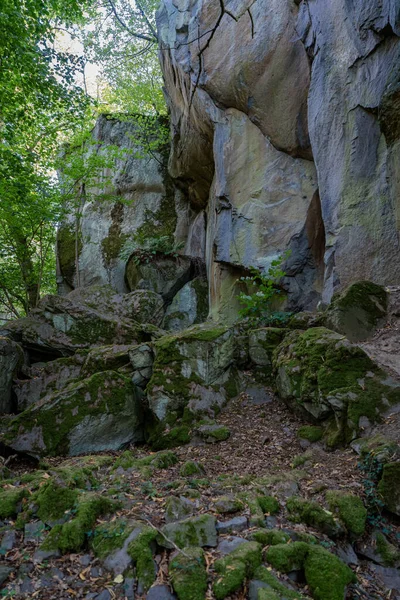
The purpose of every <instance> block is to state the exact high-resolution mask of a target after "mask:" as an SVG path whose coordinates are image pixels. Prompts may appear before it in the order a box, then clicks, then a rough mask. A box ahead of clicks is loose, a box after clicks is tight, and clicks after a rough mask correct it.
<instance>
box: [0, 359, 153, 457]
mask: <svg viewBox="0 0 400 600" xmlns="http://www.w3.org/2000/svg"><path fill="white" fill-rule="evenodd" d="M142 439H143V431H142V413H141V394H140V392H139V390H138V389H137V388H136V387H135V386H134V385H133V384H132V382H131V380H130V379H129V378H127V377H125V376H124V375H122V374H119V373H116V372H115V371H104V372H101V373H95V374H94V375H92V376H91V377H89V378H88V379H84V380H83V381H76V382H72V383H70V384H69V385H67V386H66V387H65V388H64V389H63V390H59V391H56V392H55V393H54V394H52V395H51V396H49V397H47V398H45V399H43V400H41V401H39V402H37V403H36V404H34V405H32V406H30V407H29V408H28V409H27V410H25V411H24V412H22V413H21V414H19V415H18V416H16V417H14V418H12V419H11V420H9V421H8V422H7V423H6V424H5V427H4V428H3V430H2V434H1V436H0V441H1V442H2V443H3V444H5V445H7V446H9V447H10V448H12V449H13V450H16V451H18V452H25V453H27V454H30V455H32V456H36V457H39V456H47V455H50V456H55V455H60V454H61V455H62V454H66V455H70V456H74V455H77V454H82V453H84V452H99V451H102V450H118V449H120V448H121V447H123V446H124V445H125V444H128V443H131V442H138V441H141V440H142Z"/></svg>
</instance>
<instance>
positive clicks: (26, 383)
mask: <svg viewBox="0 0 400 600" xmlns="http://www.w3.org/2000/svg"><path fill="white" fill-rule="evenodd" d="M85 359H86V355H85V353H81V352H77V353H76V354H74V355H73V356H69V357H67V358H58V359H56V360H52V361H50V362H47V363H35V364H34V365H32V366H31V367H26V368H25V369H24V374H25V377H24V378H23V377H22V375H21V377H20V378H19V379H17V380H16V381H15V384H14V386H13V393H14V394H15V397H16V399H17V408H18V412H21V411H22V410H25V409H26V408H27V407H28V406H29V405H31V404H35V403H36V402H38V401H39V400H40V399H41V398H43V397H45V396H47V395H51V394H53V393H54V392H55V391H57V390H63V389H64V388H65V386H66V385H68V384H69V383H71V382H72V381H74V380H76V379H78V378H79V377H80V375H81V371H82V365H83V363H84V361H85Z"/></svg>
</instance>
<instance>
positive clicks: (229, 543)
mask: <svg viewBox="0 0 400 600" xmlns="http://www.w3.org/2000/svg"><path fill="white" fill-rule="evenodd" d="M246 542H247V540H245V539H244V538H241V537H235V536H232V537H229V538H225V539H224V540H221V542H220V543H219V544H218V546H217V550H218V552H220V553H221V554H230V553H231V552H233V551H234V550H236V548H238V547H239V546H240V545H241V544H245V543H246Z"/></svg>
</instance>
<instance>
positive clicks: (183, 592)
mask: <svg viewBox="0 0 400 600" xmlns="http://www.w3.org/2000/svg"><path fill="white" fill-rule="evenodd" d="M183 552H184V553H179V552H175V553H174V554H173V555H172V556H171V558H170V561H169V574H170V577H171V582H172V587H173V588H174V591H175V593H176V595H177V596H178V598H179V600H204V598H205V596H206V591H207V571H206V561H205V559H204V552H203V550H202V549H201V548H196V547H189V548H184V550H183Z"/></svg>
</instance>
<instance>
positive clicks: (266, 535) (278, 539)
mask: <svg viewBox="0 0 400 600" xmlns="http://www.w3.org/2000/svg"><path fill="white" fill-rule="evenodd" d="M251 539H253V540H254V541H256V542H259V543H260V544H262V545H263V546H276V545H277V544H286V543H287V542H288V541H289V540H290V535H289V534H288V533H285V532H284V531H281V530H280V529H259V530H258V531H253V532H252V534H251Z"/></svg>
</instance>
